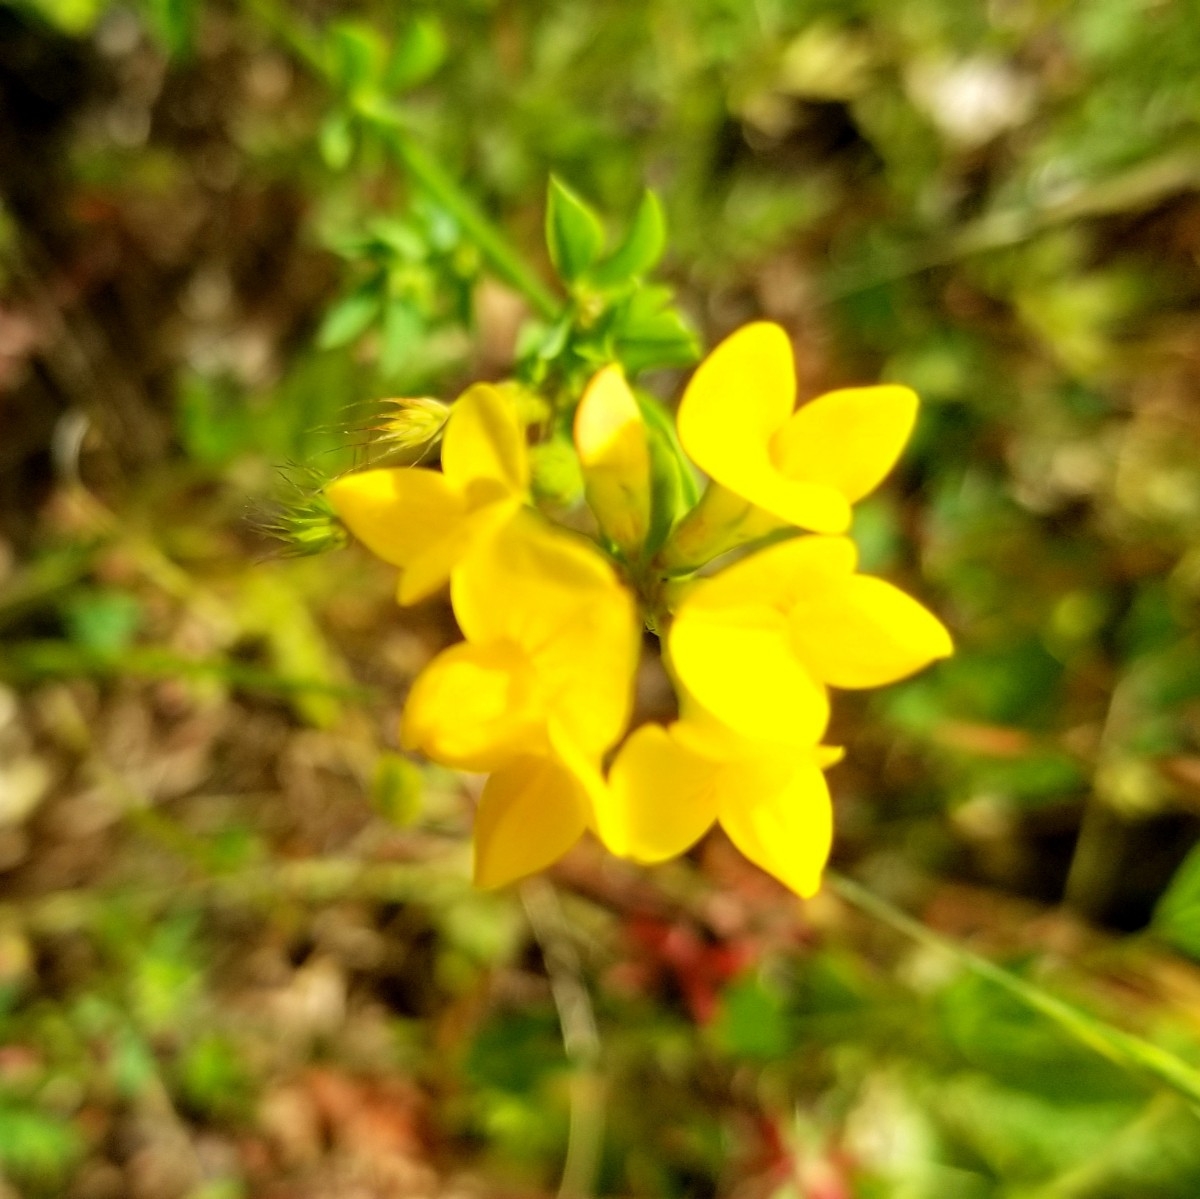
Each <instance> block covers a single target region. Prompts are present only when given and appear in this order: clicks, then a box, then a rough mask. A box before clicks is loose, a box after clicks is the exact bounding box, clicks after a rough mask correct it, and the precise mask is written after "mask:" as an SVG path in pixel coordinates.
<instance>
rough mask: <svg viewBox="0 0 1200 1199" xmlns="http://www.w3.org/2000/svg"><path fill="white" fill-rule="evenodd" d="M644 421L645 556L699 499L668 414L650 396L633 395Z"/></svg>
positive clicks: (690, 465)
mask: <svg viewBox="0 0 1200 1199" xmlns="http://www.w3.org/2000/svg"><path fill="white" fill-rule="evenodd" d="M634 396H635V398H636V399H637V402H638V407H639V408H640V409H641V412H642V419H643V420H644V421H645V422H646V433H647V442H648V444H649V447H650V531H649V533H648V534H647V536H646V549H645V552H646V555H647V556H650V555H653V554H656V553H657V552H658V551H659V550H660V549H661V548H662V546H663V544H664V543H665V542H666V540H667V538H668V537H669V536H670V535H671V530H672V529H673V528H674V527H675V525H676V523H677V522H678V521H679V519H680V518H681V517H682V516H683V515H684V514H685V513H686V512H688V511H689V510H690V509H691V508H692V507H693V506H694V505H695V503H696V501H697V500H698V499H699V498H700V487H699V484H698V482H697V480H696V476H695V473H694V472H693V469H692V464H691V463H690V462H689V461H688V460H687V458H686V456H685V455H684V452H683V447H682V446H681V445H680V444H679V438H678V437H677V436H676V435H675V422H674V421H673V420H672V419H671V414H670V412H668V411H667V409H666V408H664V407H663V405H662V404H661V403H660V402H659V401H658V400H656V399H655V398H654V397H653V396H648V395H645V394H643V393H641V392H636V391H635V392H634Z"/></svg>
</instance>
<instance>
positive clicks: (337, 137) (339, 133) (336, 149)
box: [317, 109, 354, 171]
mask: <svg viewBox="0 0 1200 1199" xmlns="http://www.w3.org/2000/svg"><path fill="white" fill-rule="evenodd" d="M317 144H318V146H319V147H320V150H321V158H322V159H323V160H324V163H325V165H326V166H327V167H328V168H329V169H330V170H331V171H341V170H344V169H345V168H346V167H347V166H349V164H350V159H351V158H352V157H353V155H354V126H353V124H352V123H351V119H350V116H349V114H348V113H346V112H344V111H342V110H341V109H337V110H335V111H334V112H331V113H330V114H329V116H327V117H326V118H325V120H324V121H323V122H322V123H321V132H320V133H319V134H318V136H317Z"/></svg>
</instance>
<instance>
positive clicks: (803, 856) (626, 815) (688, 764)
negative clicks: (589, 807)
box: [596, 716, 841, 896]
mask: <svg viewBox="0 0 1200 1199" xmlns="http://www.w3.org/2000/svg"><path fill="white" fill-rule="evenodd" d="M840 757H841V750H839V749H834V748H831V747H829V746H823V745H815V744H814V745H808V746H799V747H795V748H790V747H785V746H778V745H776V746H772V745H765V744H763V743H760V742H754V741H749V740H746V739H743V738H738V737H736V736H731V735H729V734H728V733H727V732H723V731H722V730H720V729H719V727H717V726H716V725H715V723H714V722H712V721H705V722H700V721H696V720H695V719H694V718H693V717H690V716H689V717H685V719H683V720H681V721H678V722H676V723H675V724H672V725H671V726H669V727H668V728H664V727H663V726H662V725H658V724H647V725H643V726H642V727H641V728H639V729H638V730H637V731H636V732H635V733H633V735H632V736H631V737H630V738H629V739H628V740H627V741H626V742H625V744H624V745H623V746H622V747H621V750H620V752H619V753H618V754H617V757H616V760H615V761H614V762H613V765H612V770H611V771H610V772H609V779H608V788H607V793H606V795H605V797H604V798H603V800H601V801H599V802H597V805H596V808H597V816H598V825H599V830H600V833H601V836H602V838H603V839H604V841H605V843H606V844H607V845H608V847H609V849H611V850H612V851H613V852H614V853H618V854H621V855H622V856H624V857H630V858H634V859H635V860H637V861H640V862H658V861H662V860H663V859H665V858H669V857H674V856H675V855H676V854H679V853H683V852H684V850H686V849H687V848H688V847H689V846H690V845H692V844H693V843H694V842H695V841H697V840H699V839H700V837H702V836H703V835H704V833H705V832H707V830H708V829H709V828H710V827H711V825H712V824H713V823H714V822H715V821H719V822H720V824H721V826H722V828H724V829H725V832H726V833H727V834H728V835H729V839H730V840H731V841H732V842H733V843H734V844H735V845H736V846H737V847H738V849H739V850H741V852H742V853H743V854H745V855H746V857H747V858H749V859H750V860H751V861H752V862H754V863H755V864H756V865H758V866H760V867H761V868H762V869H763V870H766V871H767V872H768V873H770V874H773V875H774V876H775V877H776V878H777V879H779V880H780V882H782V883H783V884H784V885H785V886H787V887H790V888H791V889H792V890H793V891H795V892H796V893H797V894H799V895H803V896H809V895H812V894H814V893H815V892H816V891H817V889H818V887H819V886H820V883H821V871H822V870H823V869H824V866H825V862H826V859H827V858H828V857H829V849H830V844H831V842H832V839H833V813H832V807H831V805H830V800H829V788H828V787H827V786H826V783H825V776H824V774H823V773H822V768H823V767H825V766H829V765H832V764H833V762H835V761H837V760H838V759H839V758H840Z"/></svg>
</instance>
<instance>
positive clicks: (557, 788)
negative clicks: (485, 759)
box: [475, 756, 588, 887]
mask: <svg viewBox="0 0 1200 1199" xmlns="http://www.w3.org/2000/svg"><path fill="white" fill-rule="evenodd" d="M587 823H588V804H587V800H586V798H585V797H584V794H583V791H582V789H581V788H580V786H579V784H578V782H576V780H575V779H574V777H573V776H572V775H571V773H570V771H569V770H567V769H566V768H565V767H564V766H563V765H562V764H561V763H560V762H558V761H556V760H555V759H553V758H551V757H544V756H529V757H523V758H518V759H517V760H516V761H514V762H512V763H510V764H509V765H508V766H505V767H504V768H503V769H501V770H497V771H496V772H495V773H494V774H492V775H491V776H490V777H489V778H488V780H487V782H486V783H485V784H484V788H483V795H482V796H481V798H480V801H479V810H478V812H477V813H476V815H475V882H476V885H478V886H480V887H502V886H504V885H505V883H511V882H514V881H515V880H516V879H519V878H524V877H525V875H527V874H533V873H534V872H535V871H538V870H542V869H544V868H545V867H547V866H549V865H550V864H551V863H552V862H554V861H557V859H558V858H560V857H562V855H563V854H564V853H566V852H567V850H568V849H570V848H571V846H573V845H574V844H575V842H576V841H578V840H579V838H580V837H581V836H582V835H583V832H584V830H585V829H586V828H587Z"/></svg>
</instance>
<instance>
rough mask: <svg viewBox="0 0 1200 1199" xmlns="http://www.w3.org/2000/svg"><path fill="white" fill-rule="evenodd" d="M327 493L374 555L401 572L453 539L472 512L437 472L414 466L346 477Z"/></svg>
mask: <svg viewBox="0 0 1200 1199" xmlns="http://www.w3.org/2000/svg"><path fill="white" fill-rule="evenodd" d="M325 494H326V496H327V497H328V499H329V502H330V503H331V504H332V505H333V510H334V511H335V512H336V513H337V514H338V516H339V517H341V519H342V520H343V521H344V522H345V523H346V527H347V528H349V530H350V532H351V533H353V534H354V536H355V537H357V538H358V540H359V541H361V542H362V543H363V544H364V545H365V546H366V547H367V549H369V550H370V551H371V553H373V554H375V555H376V556H377V557H379V558H382V559H383V560H384V561H385V562H390V563H391V564H392V565H393V566H399V567H400V568H401V569H403V568H404V567H406V566H408V565H409V563H411V562H412V561H413V559H414V558H417V557H419V556H420V555H421V554H424V553H426V552H427V551H428V550H429V549H430V548H431V547H432V546H434V545H436V544H437V543H438V542H439V541H441V540H443V539H444V538H446V537H448V536H450V535H451V534H452V533H453V532H454V530H455V528H456V526H457V525H458V524H459V522H460V521H461V520H462V519H463V517H464V516H465V515H466V510H467V505H466V500H465V499H464V498H463V497H462V496H461V495H459V494H458V493H457V492H456V491H455V490H454V488H452V487H451V486H450V485H449V484H448V483H447V482H446V480H445V478H443V476H442V475H440V474H438V472H437V471H433V470H424V469H421V468H418V467H411V466H410V467H399V468H397V469H394V470H364V471H359V472H358V473H356V474H351V475H343V476H342V478H340V479H335V480H334V481H333V482H332V483H330V484H329V485H328V486H327V487H326V488H325Z"/></svg>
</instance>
